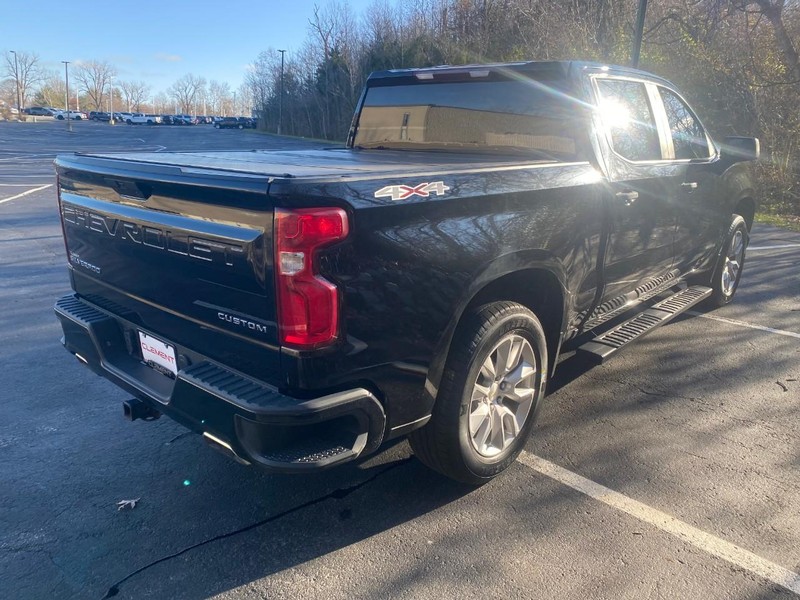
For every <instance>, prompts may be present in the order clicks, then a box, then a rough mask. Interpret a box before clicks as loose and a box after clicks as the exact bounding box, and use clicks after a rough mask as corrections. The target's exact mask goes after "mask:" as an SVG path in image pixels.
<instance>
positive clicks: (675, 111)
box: [658, 86, 727, 272]
mask: <svg viewBox="0 0 800 600" xmlns="http://www.w3.org/2000/svg"><path fill="white" fill-rule="evenodd" d="M658 92H659V96H660V97H661V100H662V102H663V106H664V111H665V115H666V120H667V123H668V124H669V137H670V140H669V141H670V144H671V150H672V153H671V156H672V159H673V162H674V163H675V166H676V168H677V169H678V173H679V177H678V178H677V181H675V183H674V185H675V186H677V190H676V200H677V211H676V214H677V219H676V227H675V266H677V267H678V268H679V269H680V270H681V272H686V271H690V270H692V269H693V268H696V267H699V266H701V265H704V264H708V262H709V261H710V260H712V258H713V256H714V250H715V248H716V245H717V243H718V241H719V239H720V236H721V235H722V234H723V233H724V228H725V227H727V222H722V223H721V222H720V219H719V215H721V214H724V210H723V204H724V201H725V199H724V198H722V196H721V188H720V182H719V177H718V175H716V174H715V173H714V172H713V165H714V163H715V162H716V161H717V160H718V156H717V150H716V148H715V147H714V145H713V144H712V143H711V140H710V139H709V137H708V135H707V134H706V131H705V129H704V128H703V125H702V124H701V123H700V120H699V119H698V118H697V117H696V116H695V114H694V112H693V111H692V109H691V108H689V105H688V104H686V102H685V101H684V100H683V98H681V97H680V96H679V95H678V94H677V93H676V92H674V91H673V90H671V89H669V88H667V87H664V86H658Z"/></svg>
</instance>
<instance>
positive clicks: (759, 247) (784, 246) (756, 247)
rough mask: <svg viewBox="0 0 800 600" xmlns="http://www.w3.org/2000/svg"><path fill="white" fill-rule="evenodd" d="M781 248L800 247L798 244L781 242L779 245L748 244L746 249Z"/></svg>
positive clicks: (750, 250) (749, 250)
mask: <svg viewBox="0 0 800 600" xmlns="http://www.w3.org/2000/svg"><path fill="white" fill-rule="evenodd" d="M783 248H800V244H781V245H779V246H748V247H747V251H748V252H752V251H753V250H782V249H783Z"/></svg>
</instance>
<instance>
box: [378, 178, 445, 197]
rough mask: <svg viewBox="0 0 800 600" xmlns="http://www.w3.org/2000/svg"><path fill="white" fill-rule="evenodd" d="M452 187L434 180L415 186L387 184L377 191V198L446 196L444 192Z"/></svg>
mask: <svg viewBox="0 0 800 600" xmlns="http://www.w3.org/2000/svg"><path fill="white" fill-rule="evenodd" d="M449 189H450V188H449V187H447V186H446V185H445V184H444V181H432V182H430V183H427V182H426V183H420V184H419V185H415V186H414V187H412V186H410V185H387V186H386V187H383V188H381V189H379V190H378V191H377V192H375V197H376V198H391V199H392V200H406V199H408V198H411V196H420V197H422V198H427V197H428V196H430V195H431V194H436V195H437V196H444V193H445V192H446V191H448V190H449Z"/></svg>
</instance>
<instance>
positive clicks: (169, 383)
mask: <svg viewBox="0 0 800 600" xmlns="http://www.w3.org/2000/svg"><path fill="white" fill-rule="evenodd" d="M55 313H56V316H57V317H58V318H59V320H60V321H61V327H62V329H63V330H64V337H63V338H62V343H63V344H64V347H65V348H66V349H67V350H68V351H69V352H71V353H72V354H74V355H76V356H77V357H78V358H79V360H81V362H83V363H84V364H86V365H87V366H88V367H89V368H90V369H91V370H92V371H94V372H95V373H97V374H98V375H102V376H103V377H105V378H107V379H109V380H110V381H112V382H113V383H115V384H116V385H118V386H119V387H121V388H122V389H124V390H126V391H127V392H128V393H130V394H132V395H134V396H135V397H137V398H139V399H141V400H143V401H145V402H147V403H148V404H149V405H150V406H151V407H152V408H154V409H155V410H157V411H159V412H162V413H164V414H166V415H167V416H169V417H171V418H173V419H174V420H176V421H178V422H179V423H181V424H183V425H184V426H186V427H188V428H189V429H191V430H193V431H196V432H198V433H200V434H202V435H203V438H204V439H205V440H206V441H207V442H208V443H209V444H210V445H212V446H213V447H215V448H216V449H218V450H221V451H222V452H224V453H226V454H228V455H230V456H231V457H232V458H235V459H236V460H238V461H239V462H242V463H245V464H257V465H259V466H262V467H264V468H266V469H268V470H272V471H280V472H301V471H308V470H313V469H320V468H325V467H330V466H333V465H338V464H341V463H344V462H347V461H350V460H353V459H355V458H356V457H358V456H361V455H364V454H368V453H370V452H372V451H374V450H375V449H377V448H378V446H380V444H381V442H382V441H383V436H384V431H385V429H386V415H385V413H384V410H383V407H382V405H381V403H380V402H379V401H378V400H377V398H375V396H374V395H373V394H371V393H370V392H369V391H367V390H366V389H363V388H356V389H351V390H346V391H343V392H336V393H333V394H329V395H325V396H322V397H318V398H312V399H302V400H301V399H297V398H293V397H291V396H287V395H285V394H281V393H280V392H278V391H277V390H276V389H275V388H274V387H272V386H270V385H267V384H266V383H264V382H261V381H258V380H256V379H254V378H252V377H249V376H246V375H244V374H242V373H239V372H237V371H235V370H234V369H231V368H229V367H226V366H224V365H220V364H219V363H216V362H213V361H211V360H209V359H207V358H205V357H203V356H202V355H201V354H198V353H196V352H193V351H191V350H189V349H186V348H182V347H180V346H176V348H175V352H176V357H177V363H178V367H179V370H178V374H177V376H176V377H175V378H174V379H171V378H169V377H167V376H165V375H163V374H161V373H159V372H157V371H156V370H154V369H152V368H150V367H149V366H147V365H146V364H144V362H142V360H141V356H140V355H138V354H137V353H138V343H137V342H136V334H135V332H136V330H137V327H136V326H135V325H133V323H131V322H129V321H126V320H125V319H123V318H121V317H119V316H117V315H113V314H111V313H108V312H106V311H103V310H101V309H99V308H98V307H96V306H94V305H92V304H90V303H88V302H86V301H85V300H83V299H81V298H80V297H78V296H76V295H74V294H70V295H68V296H64V297H63V298H61V299H60V300H58V302H56V305H55ZM145 333H149V332H145ZM153 335H155V336H156V337H158V335H157V334H153ZM170 343H172V342H170Z"/></svg>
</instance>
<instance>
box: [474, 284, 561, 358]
mask: <svg viewBox="0 0 800 600" xmlns="http://www.w3.org/2000/svg"><path fill="white" fill-rule="evenodd" d="M501 300H508V301H510V302H518V303H519V304H522V305H523V306H525V307H527V308H529V309H530V310H531V311H533V312H534V314H535V315H536V316H537V317H538V318H539V321H540V322H541V324H542V328H543V329H544V333H545V337H546V338H547V353H548V356H549V360H550V370H551V371H552V368H553V365H555V363H556V356H555V355H556V352H557V351H558V346H559V342H560V340H561V326H562V322H563V319H564V293H563V291H562V288H561V284H560V283H559V281H558V279H557V278H556V276H555V275H553V274H552V273H551V272H550V271H545V270H543V269H529V270H526V271H518V272H516V273H509V274H508V275H504V276H503V277H500V278H499V279H495V280H494V281H493V282H491V283H489V284H487V285H486V286H485V287H484V288H483V289H481V290H480V291H479V292H478V293H477V294H476V295H475V297H474V298H473V299H472V300H471V301H470V303H469V305H468V306H467V309H466V310H465V311H464V313H465V314H467V312H468V311H470V310H471V309H473V308H475V307H477V306H481V305H483V304H488V303H489V302H497V301H501Z"/></svg>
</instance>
